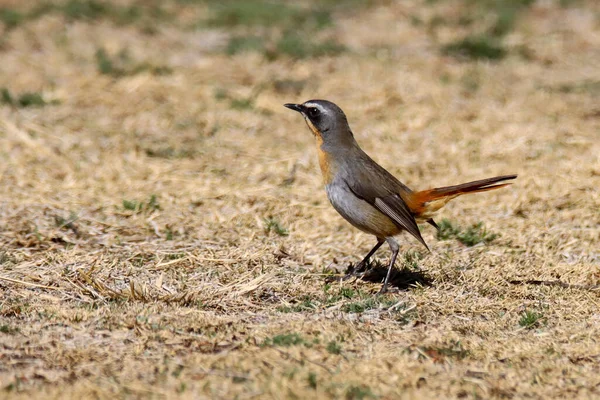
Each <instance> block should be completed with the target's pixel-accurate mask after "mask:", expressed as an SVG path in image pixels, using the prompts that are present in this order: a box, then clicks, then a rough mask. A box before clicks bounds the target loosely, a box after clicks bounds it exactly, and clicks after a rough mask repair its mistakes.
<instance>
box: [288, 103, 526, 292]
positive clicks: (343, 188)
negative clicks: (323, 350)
mask: <svg viewBox="0 0 600 400" xmlns="http://www.w3.org/2000/svg"><path fill="white" fill-rule="evenodd" d="M284 106H285V107H287V108H289V109H291V110H294V111H297V112H299V113H300V114H302V116H303V117H304V120H305V121H306V124H307V125H308V128H309V129H310V131H311V132H312V134H313V135H314V137H315V139H316V144H317V153H318V159H319V166H320V169H321V173H322V175H323V184H324V186H325V191H326V192H327V198H328V199H329V202H330V203H331V205H332V206H333V208H334V209H335V210H336V211H337V212H338V213H339V214H340V215H341V216H342V217H343V218H344V219H346V220H347V221H348V222H349V223H350V224H352V225H353V226H354V227H356V228H358V229H360V230H361V231H363V232H365V233H368V234H371V235H374V236H375V238H376V239H377V243H376V244H375V246H374V247H373V248H372V249H371V250H370V251H369V252H368V253H367V255H366V256H365V257H364V258H363V259H362V261H361V262H360V263H358V264H357V265H356V267H355V268H354V269H353V270H352V271H351V272H350V273H349V275H356V274H357V273H360V272H362V271H364V270H365V269H366V267H367V265H368V264H369V259H370V258H371V257H372V256H373V254H375V252H376V251H377V250H378V249H379V248H380V247H381V246H382V245H383V243H385V242H387V244H388V245H389V247H390V250H391V252H392V256H391V258H390V262H389V265H388V268H387V274H386V276H385V280H384V281H383V286H382V287H381V290H380V291H379V293H385V292H386V291H387V288H388V283H389V279H390V275H391V272H392V269H393V267H394V264H395V262H396V258H397V257H398V253H399V251H400V246H399V245H398V242H397V241H396V239H395V238H394V236H397V235H398V234H400V233H401V232H404V231H407V232H408V233H409V234H411V235H412V236H413V237H415V238H416V239H417V240H418V241H419V242H420V243H421V244H422V245H423V246H425V248H426V249H427V250H428V251H430V250H429V247H428V246H427V243H425V240H424V239H423V237H422V236H421V232H420V230H419V226H418V225H417V224H418V223H419V222H427V223H429V224H431V225H432V226H434V227H435V228H436V229H439V227H438V225H437V224H436V222H435V221H434V219H433V217H434V214H435V213H436V212H437V211H438V210H439V209H441V208H442V207H443V206H445V205H446V204H447V203H448V202H449V201H450V200H452V199H454V198H456V197H458V196H461V195H463V194H467V193H478V192H486V191H488V190H494V189H499V188H502V187H505V186H507V185H510V184H511V183H512V182H509V183H507V182H506V181H510V180H513V179H516V178H517V175H502V176H496V177H493V178H487V179H481V180H477V181H472V182H467V183H463V184H459V185H453V186H445V187H438V188H433V189H428V190H422V191H413V190H411V189H410V188H409V187H408V186H406V185H405V184H403V183H402V182H400V181H399V180H398V179H397V178H396V177H394V176H393V175H392V174H391V173H390V172H388V171H387V170H386V169H385V168H383V167H382V166H380V165H379V164H377V163H376V162H375V161H374V160H373V159H372V158H371V157H369V155H367V153H365V152H364V151H363V150H362V149H361V147H360V146H359V145H358V143H357V141H356V139H355V138H354V134H353V133H352V130H351V128H350V125H349V124H348V119H347V117H346V114H345V113H344V111H342V109H341V108H340V107H338V106H337V105H336V104H334V103H332V102H331V101H327V100H309V101H306V102H304V103H302V104H294V103H287V104H284Z"/></svg>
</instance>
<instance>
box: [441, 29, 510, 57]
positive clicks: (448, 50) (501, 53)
mask: <svg viewBox="0 0 600 400" xmlns="http://www.w3.org/2000/svg"><path fill="white" fill-rule="evenodd" d="M442 51H443V53H444V54H446V55H449V56H453V57H457V58H464V59H471V60H481V59H483V60H492V61H496V60H501V59H502V58H504V57H505V56H506V54H507V53H508V52H507V50H506V49H504V48H503V47H502V44H501V43H500V41H499V40H498V39H497V38H495V37H493V36H488V35H478V36H467V37H465V38H463V39H460V40H458V41H456V42H452V43H449V44H447V45H445V46H444V47H443V48H442Z"/></svg>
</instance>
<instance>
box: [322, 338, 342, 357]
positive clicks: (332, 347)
mask: <svg viewBox="0 0 600 400" xmlns="http://www.w3.org/2000/svg"><path fill="white" fill-rule="evenodd" d="M326 349H327V351H328V352H329V353H330V354H342V345H341V344H339V343H338V342H336V341H335V340H333V341H331V342H329V343H327V347H326Z"/></svg>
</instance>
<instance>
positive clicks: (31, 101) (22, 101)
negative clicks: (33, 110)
mask: <svg viewBox="0 0 600 400" xmlns="http://www.w3.org/2000/svg"><path fill="white" fill-rule="evenodd" d="M0 102H1V103H2V104H8V105H11V106H14V107H19V108H26V107H43V106H45V105H48V104H58V101H56V100H53V101H46V100H45V99H44V96H43V95H42V94H41V93H39V92H24V93H21V94H19V95H13V94H12V93H11V92H10V90H9V89H8V88H2V89H0Z"/></svg>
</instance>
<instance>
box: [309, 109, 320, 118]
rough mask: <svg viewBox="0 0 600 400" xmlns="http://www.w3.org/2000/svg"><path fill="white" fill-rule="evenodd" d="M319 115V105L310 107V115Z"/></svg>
mask: <svg viewBox="0 0 600 400" xmlns="http://www.w3.org/2000/svg"><path fill="white" fill-rule="evenodd" d="M317 115H319V109H318V108H317V107H310V108H309V109H308V116H309V117H316V116H317Z"/></svg>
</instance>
